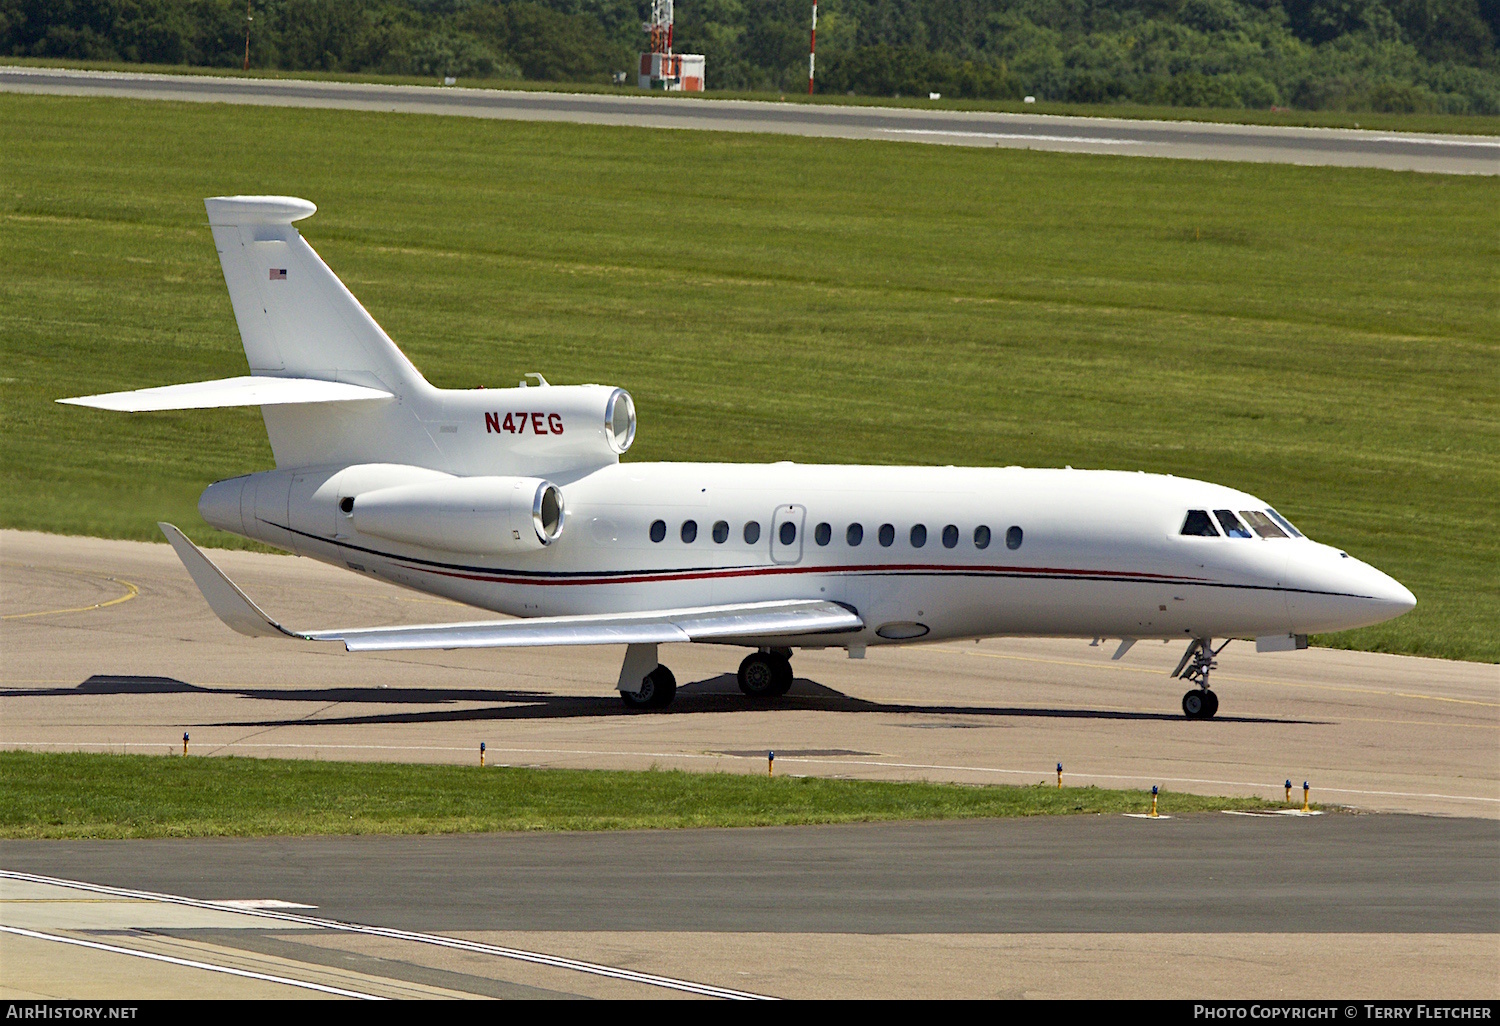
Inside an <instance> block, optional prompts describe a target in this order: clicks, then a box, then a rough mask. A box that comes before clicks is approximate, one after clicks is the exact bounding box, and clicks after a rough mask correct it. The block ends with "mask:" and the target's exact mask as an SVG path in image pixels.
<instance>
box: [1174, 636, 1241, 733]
mask: <svg viewBox="0 0 1500 1026" xmlns="http://www.w3.org/2000/svg"><path fill="white" fill-rule="evenodd" d="M1233 640H1234V639H1233V638H1230V639H1228V640H1226V641H1225V642H1224V645H1228V644H1229V642H1230V641H1233ZM1224 645H1220V646H1219V647H1218V648H1214V643H1213V639H1212V638H1194V639H1193V640H1192V643H1191V644H1189V645H1188V648H1187V651H1186V652H1184V653H1183V654H1182V660H1181V661H1180V662H1179V663H1178V664H1177V669H1175V670H1173V671H1172V676H1174V677H1179V678H1181V679H1182V680H1185V681H1188V682H1190V683H1192V684H1195V685H1197V686H1196V687H1194V688H1193V689H1192V690H1191V691H1189V692H1188V693H1187V694H1185V695H1183V696H1182V714H1183V715H1184V716H1186V717H1187V718H1188V719H1190V720H1207V719H1211V718H1212V717H1213V715H1214V713H1216V712H1218V711H1219V696H1218V695H1216V694H1214V693H1213V692H1212V691H1210V690H1208V675H1209V673H1210V672H1212V671H1213V669H1214V667H1216V666H1218V665H1219V664H1218V662H1217V660H1216V657H1217V656H1218V654H1219V653H1220V652H1222V651H1224Z"/></svg>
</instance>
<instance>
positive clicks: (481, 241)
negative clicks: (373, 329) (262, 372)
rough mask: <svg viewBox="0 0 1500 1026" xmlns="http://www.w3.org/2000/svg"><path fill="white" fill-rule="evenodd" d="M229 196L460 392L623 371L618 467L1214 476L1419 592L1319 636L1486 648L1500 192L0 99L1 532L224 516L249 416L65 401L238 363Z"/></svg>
mask: <svg viewBox="0 0 1500 1026" xmlns="http://www.w3.org/2000/svg"><path fill="white" fill-rule="evenodd" d="M235 192H283V193H292V194H297V195H302V196H306V197H308V198H310V199H312V200H314V201H315V202H316V203H318V204H319V206H320V207H321V212H320V213H319V214H318V215H317V216H316V217H315V218H313V219H311V220H309V221H305V222H302V228H303V230H304V232H305V234H306V235H307V237H308V239H309V240H310V241H311V242H312V244H313V245H314V246H315V247H316V248H317V249H318V250H319V251H320V252H321V253H322V254H323V255H324V257H325V258H326V259H327V260H328V261H329V263H330V264H331V265H332V266H333V268H334V269H335V271H337V272H338V273H339V274H340V275H341V276H342V277H343V278H344V280H345V282H347V283H348V284H349V286H350V287H351V288H352V289H353V290H354V292H355V293H356V294H357V295H358V296H359V297H360V298H361V299H362V300H363V301H364V303H365V305H366V306H367V307H368V308H369V309H370V311H371V313H372V314H373V315H374V316H375V317H376V319H377V320H379V321H380V322H381V323H382V324H383V325H384V326H385V327H386V329H387V330H389V331H390V333H391V334H392V336H393V337H395V338H396V339H397V341H398V342H399V343H400V344H401V345H402V346H403V347H404V348H405V350H406V351H407V353H408V354H410V355H411V357H412V358H413V359H414V360H415V362H416V363H417V365H418V366H419V367H420V368H421V369H422V370H423V371H424V372H425V373H426V374H427V375H428V376H429V378H431V379H432V380H433V381H434V382H436V383H437V384H440V385H445V386H460V387H469V386H474V385H480V384H488V385H508V384H512V383H514V382H515V381H516V380H517V379H518V378H519V377H520V375H521V373H522V372H524V371H540V372H542V373H544V374H546V375H547V377H548V378H549V379H550V380H552V381H554V382H573V381H602V382H610V383H614V384H619V385H621V386H624V387H626V388H628V389H630V390H631V391H632V392H633V393H634V395H635V397H636V400H637V403H638V406H639V409H640V412H641V429H640V434H639V436H638V441H637V443H636V447H635V448H634V449H633V450H632V452H631V458H632V459H717V460H775V459H795V460H799V461H832V462H876V463H904V462H912V463H929V464H947V463H953V464H980V465H1005V464H1012V463H1017V464H1024V465H1034V466H1060V465H1063V464H1071V465H1073V466H1075V467H1113V468H1128V469H1141V470H1150V471H1162V472H1167V473H1173V474H1179V475H1185V476H1192V477H1199V478H1206V479H1210V480H1214V481H1218V482H1221V483H1223V484H1227V485H1233V486H1237V487H1240V488H1244V489H1246V490H1248V491H1251V492H1254V493H1256V494H1257V495H1260V496H1262V497H1263V498H1265V499H1267V500H1269V501H1270V502H1272V503H1273V504H1274V505H1276V506H1277V507H1278V508H1279V509H1281V510H1282V511H1283V512H1284V513H1286V514H1287V515H1288V516H1290V517H1291V518H1292V519H1293V521H1294V522H1295V523H1297V524H1298V526H1300V527H1302V528H1303V529H1304V530H1306V531H1307V532H1308V533H1309V534H1311V535H1312V536H1313V537H1316V538H1318V539H1320V540H1322V541H1326V542H1329V543H1330V544H1334V545H1338V546H1340V547H1343V548H1345V549H1347V550H1348V551H1350V552H1351V553H1353V554H1354V555H1356V556H1359V557H1361V558H1364V559H1367V560H1369V561H1371V562H1373V563H1374V564H1375V565H1377V566H1379V567H1381V568H1382V569H1384V570H1386V571H1388V572H1390V573H1391V574H1393V575H1394V576H1396V577H1397V578H1398V579H1400V580H1401V581H1403V582H1404V583H1406V584H1407V585H1408V586H1409V587H1411V588H1412V590H1413V591H1414V592H1415V593H1416V595H1417V597H1418V600H1419V605H1418V607H1417V609H1416V610H1415V612H1413V613H1412V614H1409V615H1408V616H1405V617H1402V618H1401V619H1399V620H1396V621H1393V622H1392V623H1389V624H1385V625H1382V626H1379V627H1374V628H1368V629H1366V630H1362V631H1356V632H1351V633H1348V634H1343V635H1338V636H1333V637H1329V638H1325V639H1322V640H1323V642H1324V643H1328V644H1336V645H1346V646H1353V647H1359V648H1369V649H1379V650H1385V651H1395V652H1409V653H1421V654H1429V655H1439V656H1447V657H1453V658H1468V659H1482V660H1490V661H1494V660H1497V659H1500V632H1497V631H1496V629H1495V628H1496V626H1497V625H1500V540H1497V535H1500V342H1497V340H1500V302H1497V299H1500V289H1497V285H1500V260H1497V257H1500V187H1497V180H1496V179H1494V178H1474V177H1457V176H1442V175H1423V174H1415V173H1395V172H1386V171H1376V170H1365V169H1343V168H1301V167H1288V166H1276V165H1262V164H1229V163H1206V162H1193V161H1172V160H1150V159H1141V158H1126V157H1110V156H1083V155H1072V154H1058V153H1040V152H1027V151H1018V150H1007V149H995V150H980V149H970V148H960V147H939V146H923V145H913V144H901V143H879V142H850V141H840V140H819V139H801V138H792V137H779V136H754V135H739V134H733V135H732V134H716V133H692V132H670V131H651V130H636V129H616V128H604V127H594V126H576V125H564V124H528V123H519V122H502V121H479V120H470V119H466V118H436V117H422V116H410V115H388V114H379V113H365V112H341V111H324V110H293V109H273V108H255V107H232V106H209V105H198V104H182V105H176V104H168V103H159V102H156V103H152V102H134V101H124V100H97V99H77V98H61V97H25V96H17V95H0V246H3V252H4V266H5V274H4V275H3V276H0V357H3V361H4V363H3V370H0V375H3V376H0V402H3V408H0V415H3V418H4V420H3V424H0V525H4V526H9V527H24V528H32V529H40V530H50V531H57V532H81V533H88V534H96V535H103V536H110V537H129V538H154V537H156V534H155V528H154V526H153V525H154V523H155V521H157V520H159V519H170V520H173V521H176V522H178V523H179V524H181V525H183V526H184V527H185V528H187V529H188V530H189V533H191V534H193V536H194V537H195V538H197V539H199V540H201V541H205V542H208V543H209V544H232V543H233V542H232V540H231V539H229V538H228V536H225V535H216V534H215V533H214V532H212V531H210V530H208V529H207V528H206V527H205V526H204V525H203V524H202V522H201V521H200V520H199V519H198V517H197V514H196V512H195V503H196V499H197V496H198V493H199V492H200V491H201V489H202V487H203V486H204V485H205V484H206V483H207V482H209V481H211V480H213V479H216V478H219V477H226V476H230V475H233V474H239V473H243V472H246V471H250V470H257V469H262V468H265V467H268V466H269V465H270V452H269V449H268V446H267V444H266V441H265V435H264V431H263V429H262V427H261V425H260V421H259V417H258V415H257V414H256V413H255V412H254V411H217V412H211V413H164V414H149V415H138V416H125V415H111V414H106V413H102V412H97V411H88V410H80V409H74V408H67V407H60V406H56V405H54V404H53V403H52V402H51V400H52V399H54V398H56V397H59V396H66V395H77V394H82V393H87V392H98V391H107V390H114V389H125V388H135V387H142V386H147V385H155V384H163V383H169V382H176V381H191V380H197V379H202V378H209V377H219V376H228V375H234V374H240V373H243V372H244V367H245V363H244V356H243V353H242V351H241V349H240V345H239V341H238V336H237V332H236V330H235V326H234V320H233V315H232V313H231V310H230V306H229V300H228V296H227V294H226V293H225V290H224V285H223V280H222V278H221V275H220V272H219V267H218V262H217V259H216V257H215V254H214V248H213V242H212V239H211V237H210V235H209V233H208V229H207V226H206V224H205V218H204V213H203V207H202V198H203V197H204V196H209V195H215V194H225V193H235ZM1101 514H1102V515H1107V511H1101Z"/></svg>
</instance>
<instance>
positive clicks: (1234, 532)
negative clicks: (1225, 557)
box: [1214, 509, 1253, 538]
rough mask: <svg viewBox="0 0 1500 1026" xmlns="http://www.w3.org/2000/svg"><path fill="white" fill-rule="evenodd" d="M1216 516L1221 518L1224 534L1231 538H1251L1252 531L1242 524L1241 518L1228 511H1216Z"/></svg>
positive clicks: (1220, 522)
mask: <svg viewBox="0 0 1500 1026" xmlns="http://www.w3.org/2000/svg"><path fill="white" fill-rule="evenodd" d="M1214 516H1216V517H1218V518H1219V524H1220V526H1222V527H1223V528H1224V533H1225V534H1226V535H1228V536H1229V537H1231V538H1250V537H1253V535H1251V534H1250V529H1249V528H1248V527H1246V526H1245V525H1244V524H1242V523H1240V520H1239V517H1237V516H1235V515H1234V514H1233V513H1231V512H1230V511H1229V510H1227V509H1216V510H1214Z"/></svg>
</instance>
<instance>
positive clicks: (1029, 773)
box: [0, 721, 1500, 804]
mask: <svg viewBox="0 0 1500 1026" xmlns="http://www.w3.org/2000/svg"><path fill="white" fill-rule="evenodd" d="M312 722H314V723H315V722H316V721H312ZM171 747H173V746H172V745H170V744H167V743H165V742H161V741H150V742H122V741H112V742H104V741H101V742H97V743H89V742H72V741H0V748H66V749H69V750H71V751H77V750H79V749H83V748H102V749H105V750H109V749H115V748H151V749H156V748H171ZM218 748H219V749H224V748H286V749H296V750H300V751H313V750H316V751H320V752H324V751H337V750H346V751H378V752H469V753H472V752H473V749H472V748H468V747H464V748H460V747H457V746H439V745H324V744H293V743H290V742H272V741H265V742H256V741H245V742H231V743H229V744H225V745H220V746H218ZM488 750H489V751H490V752H491V753H497V752H505V753H509V754H511V755H607V756H616V757H619V756H626V757H632V758H640V759H709V760H721V759H748V760H750V761H752V762H756V763H760V762H763V761H764V759H763V757H762V756H759V755H755V756H749V755H703V754H700V753H697V752H628V751H618V750H609V749H600V748H497V747H494V746H493V745H492V746H490V748H489V749H488ZM776 761H777V762H783V763H790V762H803V763H810V764H813V765H818V766H871V767H883V768H887V769H915V770H946V771H948V772H963V773H995V774H1002V775H1005V776H1017V777H1028V778H1030V777H1038V778H1041V777H1048V776H1050V775H1051V771H1050V770H1049V769H1047V768H1044V767H1043V768H1037V769H1004V768H1002V767H998V766H950V765H946V764H944V763H931V762H878V761H876V760H873V759H836V758H821V757H819V758H799V757H797V756H786V757H785V758H783V757H782V756H779V755H778V756H777V757H776ZM1068 775H1069V776H1070V777H1076V778H1078V779H1079V780H1119V781H1127V782H1130V781H1133V782H1135V783H1138V784H1146V785H1149V784H1213V785H1216V786H1219V787H1249V788H1255V789H1257V790H1262V791H1265V790H1270V791H1275V790H1277V789H1279V788H1280V787H1281V785H1280V784H1279V783H1269V784H1268V783H1266V782H1264V781H1260V782H1256V781H1248V780H1219V779H1216V778H1213V777H1158V776H1150V775H1146V774H1140V773H1133V774H1125V773H1073V772H1071V771H1070V772H1069V774H1068ZM1318 790H1319V791H1320V792H1327V793H1332V794H1353V795H1370V796H1380V797H1384V798H1440V799H1444V800H1446V801H1455V802H1489V803H1491V804H1500V798H1484V797H1480V796H1477V795H1468V794H1437V793H1433V792H1426V791H1373V790H1360V789H1358V788H1352V787H1327V786H1320V787H1318Z"/></svg>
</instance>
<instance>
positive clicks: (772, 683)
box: [620, 645, 792, 711]
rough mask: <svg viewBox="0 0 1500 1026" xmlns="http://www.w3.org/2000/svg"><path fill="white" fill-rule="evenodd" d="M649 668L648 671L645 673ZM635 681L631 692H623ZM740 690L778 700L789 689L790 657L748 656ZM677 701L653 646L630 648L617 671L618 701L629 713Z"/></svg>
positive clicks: (787, 653)
mask: <svg viewBox="0 0 1500 1026" xmlns="http://www.w3.org/2000/svg"><path fill="white" fill-rule="evenodd" d="M647 667H650V668H651V669H650V670H647ZM635 681H640V686H639V688H638V689H637V690H635V691H626V690H625V688H626V687H627V686H628V685H630V684H632V683H633V682H635ZM739 684H740V690H741V691H743V692H744V693H745V694H746V695H747V696H749V697H750V698H751V699H754V700H757V701H758V700H763V699H770V698H779V697H780V696H782V695H784V694H786V693H787V691H788V690H790V689H791V686H792V653H791V650H790V649H786V648H770V649H763V650H762V651H760V652H752V653H750V654H749V655H748V656H746V657H745V661H744V662H742V663H740V672H739ZM676 697H677V678H676V677H674V676H672V671H671V670H669V669H667V668H666V667H665V666H663V665H661V664H660V663H658V662H657V661H656V646H655V645H631V646H629V648H628V649H627V650H626V652H625V663H624V665H623V666H621V667H620V701H622V702H624V703H625V708H627V709H630V710H632V711H645V710H649V709H665V708H666V707H667V706H668V705H670V704H671V702H672V699H674V698H676Z"/></svg>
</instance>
